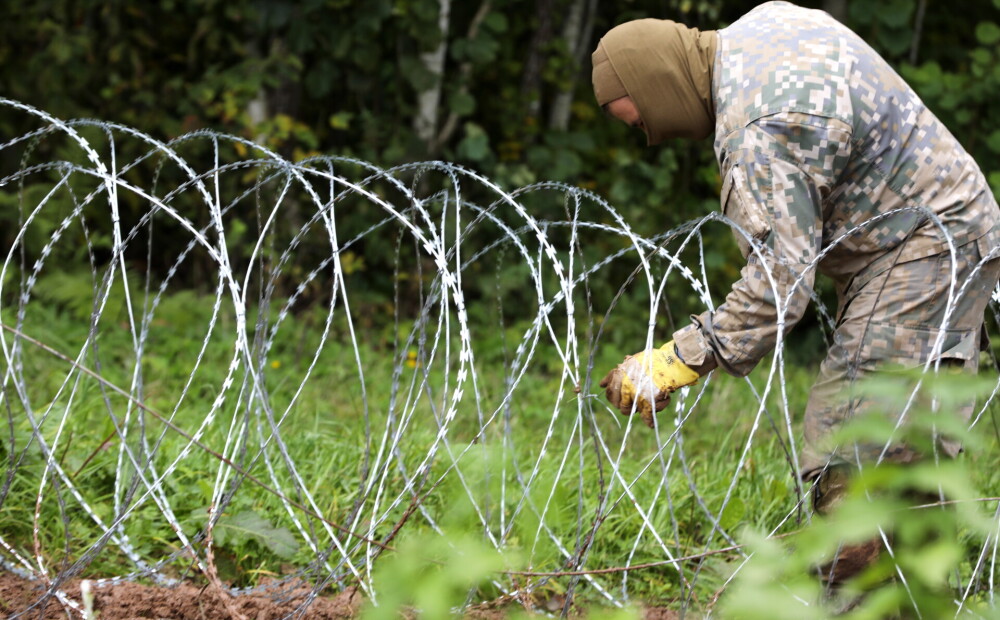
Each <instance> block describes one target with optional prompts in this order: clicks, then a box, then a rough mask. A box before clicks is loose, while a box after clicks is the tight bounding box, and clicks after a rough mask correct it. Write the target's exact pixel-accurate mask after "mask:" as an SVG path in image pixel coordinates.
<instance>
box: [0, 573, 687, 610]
mask: <svg viewBox="0 0 1000 620" xmlns="http://www.w3.org/2000/svg"><path fill="white" fill-rule="evenodd" d="M45 590H46V588H45V587H43V586H42V584H41V583H40V582H37V581H30V580H27V579H23V578H21V577H18V576H17V575H14V574H11V573H7V572H0V616H2V617H5V618H9V617H10V616H13V615H15V614H23V615H22V616H21V617H23V618H38V619H39V620H50V619H51V620H56V619H59V620H65V619H66V618H67V617H70V618H79V617H80V615H79V613H70V614H67V611H68V610H67V609H66V608H65V607H63V605H62V604H61V603H60V602H59V601H58V599H56V598H55V597H50V598H49V599H48V600H47V601H45V602H44V603H43V604H36V603H38V601H39V599H40V598H41V597H42V595H43V594H44V593H45ZM61 590H62V591H63V592H65V593H66V594H67V595H69V597H70V598H72V599H73V600H74V601H80V580H79V579H74V580H72V581H70V582H69V583H67V584H65V586H64V587H63V588H61ZM91 591H92V592H93V593H94V611H95V612H96V614H97V617H98V618H100V620H139V619H143V620H144V619H147V618H148V619H152V620H168V619H169V620H188V619H190V620H222V619H226V618H230V619H232V618H239V617H240V616H242V617H243V618H246V619H247V620H276V619H278V618H285V617H287V616H290V615H292V614H293V613H297V611H298V609H299V608H300V607H301V605H302V604H303V603H305V602H306V600H307V597H308V594H309V592H310V588H309V587H308V586H306V585H303V586H302V587H300V588H297V589H296V588H290V587H288V586H285V587H283V588H282V589H281V590H280V591H278V590H276V591H274V592H270V593H257V594H243V595H239V596H229V595H228V594H223V595H220V594H219V593H218V592H217V591H215V590H213V589H212V588H209V587H203V586H197V585H194V584H189V583H182V584H180V585H178V586H175V587H169V588H168V587H162V586H148V585H142V584H138V583H121V584H117V585H113V586H107V587H103V588H92V590H91ZM223 596H225V597H227V598H228V600H224V599H223V598H222V597H223ZM363 603H364V598H363V597H362V596H361V595H360V594H358V593H356V592H354V591H352V590H347V591H345V592H342V593H340V594H338V595H336V596H331V597H325V596H320V597H317V598H315V599H313V600H312V602H311V603H310V604H309V606H308V608H307V609H306V610H305V612H304V613H303V614H302V616H301V617H303V618H309V619H310V620H313V619H315V620H337V619H343V618H356V617H357V616H358V614H359V612H360V610H361V607H362V605H363ZM546 609H547V608H546ZM515 610H519V611H521V612H523V611H524V608H523V607H521V606H520V605H506V606H502V607H492V608H491V606H479V607H478V608H473V609H471V610H469V613H467V614H466V618H470V619H476V620H504V619H505V618H508V617H509V616H510V614H512V613H514V611H515ZM555 611H556V613H558V609H557V610H555ZM233 612H235V614H234V613H233ZM236 614H238V615H236ZM601 615H602V614H601V612H600V609H590V610H586V609H579V610H574V612H573V613H571V614H570V616H571V617H573V618H600V617H601ZM407 617H411V616H410V615H407ZM643 617H644V620H676V619H677V618H679V617H680V616H679V615H678V613H677V612H676V611H673V610H671V609H666V608H662V607H648V608H646V609H644V610H643Z"/></svg>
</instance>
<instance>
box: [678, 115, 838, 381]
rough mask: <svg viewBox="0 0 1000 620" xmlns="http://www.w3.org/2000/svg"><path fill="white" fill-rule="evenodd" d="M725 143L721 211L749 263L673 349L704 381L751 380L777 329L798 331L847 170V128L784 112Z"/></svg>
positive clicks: (683, 332)
mask: <svg viewBox="0 0 1000 620" xmlns="http://www.w3.org/2000/svg"><path fill="white" fill-rule="evenodd" d="M726 145H727V146H728V147H730V148H727V149H726V153H727V157H726V158H725V160H724V162H723V175H724V176H723V179H724V182H723V190H722V195H721V202H722V210H723V213H724V214H725V215H726V217H727V218H729V220H730V221H731V222H732V224H734V226H733V228H734V233H735V234H736V238H737V243H738V244H739V246H740V250H741V251H742V252H743V256H744V257H745V258H747V264H746V266H744V267H743V269H742V271H741V276H742V277H741V279H740V280H739V281H738V282H736V284H734V285H733V289H732V291H731V292H730V293H729V295H728V296H727V297H726V301H725V302H724V303H723V304H722V305H721V306H719V307H718V308H717V309H716V310H715V311H714V312H712V311H706V312H704V313H702V314H700V315H698V316H693V317H692V321H693V322H692V324H691V325H688V326H687V327H685V328H683V329H681V330H679V331H678V332H676V333H675V334H674V341H675V342H676V345H677V349H678V352H679V353H680V355H681V357H682V358H683V359H684V361H685V363H686V364H688V365H689V366H691V367H693V368H695V369H696V370H698V371H699V372H700V373H701V374H704V373H706V372H708V371H709V370H712V369H713V368H715V367H716V366H721V367H722V368H723V370H725V371H726V372H728V373H730V374H733V375H736V376H745V375H747V374H748V373H749V372H750V371H751V370H753V368H754V366H756V365H757V363H758V362H759V361H760V360H761V358H763V357H764V356H765V355H767V353H769V352H770V351H771V350H772V349H773V348H774V345H775V343H776V341H777V337H778V330H779V328H782V327H783V329H784V330H785V332H787V331H788V330H789V329H791V328H792V327H793V326H794V325H795V324H796V323H797V322H798V321H799V319H801V318H802V315H803V313H804V312H805V309H806V306H807V305H808V303H809V298H810V291H811V289H812V285H813V281H814V278H815V271H816V270H815V266H813V265H812V263H813V262H814V260H815V258H816V256H817V254H818V253H819V251H820V249H821V247H822V238H823V214H822V204H823V201H824V200H825V198H826V197H827V196H828V195H829V193H830V192H831V191H832V189H833V186H834V183H835V182H836V179H837V177H838V172H839V171H840V170H842V169H843V167H844V164H845V163H846V160H847V155H848V153H849V149H850V127H849V126H848V125H847V124H846V123H843V122H842V121H839V120H835V119H829V118H824V117H817V116H812V115H807V114H797V113H785V114H781V115H775V116H771V117H766V118H765V119H761V120H758V121H756V122H754V123H751V124H750V125H748V126H747V127H745V128H744V129H742V130H740V131H738V132H735V133H734V135H732V136H730V137H729V139H728V140H727V141H726ZM800 278H801V279H800ZM796 283H797V284H796ZM793 287H794V291H793Z"/></svg>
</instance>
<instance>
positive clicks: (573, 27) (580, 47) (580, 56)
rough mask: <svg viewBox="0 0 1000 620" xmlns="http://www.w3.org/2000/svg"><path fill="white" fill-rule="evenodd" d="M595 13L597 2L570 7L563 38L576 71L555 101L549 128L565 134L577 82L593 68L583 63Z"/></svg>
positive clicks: (578, 0)
mask: <svg viewBox="0 0 1000 620" xmlns="http://www.w3.org/2000/svg"><path fill="white" fill-rule="evenodd" d="M596 10H597V0H574V2H573V6H571V7H570V10H569V15H568V16H567V18H566V25H565V27H564V28H563V39H565V40H566V44H567V46H568V47H569V56H570V60H571V62H572V64H573V66H574V67H576V68H577V69H576V70H575V71H574V72H573V75H572V77H571V78H570V82H569V85H568V87H567V89H566V90H562V91H559V93H557V94H556V96H555V99H554V100H553V101H552V108H551V109H550V110H549V129H555V130H557V131H566V129H567V128H568V127H569V118H570V112H571V110H572V106H573V95H574V93H575V92H576V82H577V80H578V79H579V78H580V75H581V74H583V73H585V69H589V68H590V64H589V63H585V62H584V61H585V59H586V54H587V52H589V51H590V39H591V35H592V34H593V30H594V12H595V11H596Z"/></svg>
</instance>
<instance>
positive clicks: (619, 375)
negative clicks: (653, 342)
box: [601, 340, 698, 428]
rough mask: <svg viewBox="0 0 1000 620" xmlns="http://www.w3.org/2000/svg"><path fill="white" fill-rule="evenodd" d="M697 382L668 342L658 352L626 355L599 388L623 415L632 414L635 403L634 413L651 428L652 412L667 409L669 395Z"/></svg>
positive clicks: (695, 377) (654, 350)
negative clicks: (637, 413) (602, 389)
mask: <svg viewBox="0 0 1000 620" xmlns="http://www.w3.org/2000/svg"><path fill="white" fill-rule="evenodd" d="M697 381H698V373H696V372H695V371H693V370H691V369H690V368H688V366H687V365H686V364H684V362H682V361H681V360H680V358H678V357H677V349H676V347H674V341H673V340H671V341H670V342H668V343H667V344H665V345H663V346H662V347H660V348H659V349H650V350H648V351H643V352H642V353H636V354H635V355H628V356H626V357H625V361H623V362H622V363H621V364H618V366H617V367H616V368H615V369H614V370H612V371H611V372H609V373H608V375H607V376H606V377H604V379H603V380H602V381H601V387H602V388H605V391H604V394H605V395H606V396H607V397H608V400H609V401H611V404H612V405H614V406H615V407H618V410H619V411H621V412H622V414H623V415H629V414H631V413H632V403H633V402H635V410H636V411H638V412H639V413H640V414H641V415H642V421H643V422H645V423H646V426H648V427H649V428H653V411H654V410H655V411H660V410H661V409H663V408H664V407H666V406H667V403H669V402H670V393H671V392H673V391H674V390H677V389H679V388H682V387H684V386H686V385H691V384H692V383H697ZM651 400H652V404H650V401H651ZM654 405H655V409H654Z"/></svg>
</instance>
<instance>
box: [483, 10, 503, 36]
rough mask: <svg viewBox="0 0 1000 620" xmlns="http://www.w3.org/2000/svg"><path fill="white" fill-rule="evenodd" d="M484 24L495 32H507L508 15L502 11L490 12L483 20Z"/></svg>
mask: <svg viewBox="0 0 1000 620" xmlns="http://www.w3.org/2000/svg"><path fill="white" fill-rule="evenodd" d="M483 25H484V26H486V27H487V28H489V29H490V30H492V31H493V32H497V33H501V32H507V16H506V15H503V14H502V13H490V14H489V15H487V16H486V19H484V20H483Z"/></svg>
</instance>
